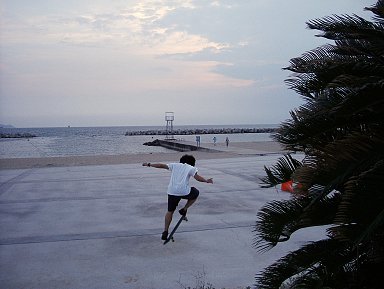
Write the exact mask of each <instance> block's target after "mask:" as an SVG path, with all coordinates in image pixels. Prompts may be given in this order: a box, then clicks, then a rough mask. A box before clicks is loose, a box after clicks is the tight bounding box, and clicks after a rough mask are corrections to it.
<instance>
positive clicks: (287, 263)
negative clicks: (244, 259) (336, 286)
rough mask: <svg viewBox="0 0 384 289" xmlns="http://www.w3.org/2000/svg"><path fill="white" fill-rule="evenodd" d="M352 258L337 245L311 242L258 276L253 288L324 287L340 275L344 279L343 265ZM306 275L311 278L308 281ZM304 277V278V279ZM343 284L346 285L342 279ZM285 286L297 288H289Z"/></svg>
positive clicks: (327, 241) (341, 244)
mask: <svg viewBox="0 0 384 289" xmlns="http://www.w3.org/2000/svg"><path fill="white" fill-rule="evenodd" d="M353 256H354V255H353V254H352V253H351V252H350V251H349V250H348V249H346V248H345V245H344V244H343V243H341V242H337V241H334V240H330V239H325V240H320V241H317V242H312V243H309V244H307V245H305V246H303V247H301V248H300V249H298V250H296V251H294V252H291V253H289V254H288V255H286V256H284V257H283V258H281V259H279V260H278V261H277V262H275V263H274V264H272V265H270V266H269V267H267V268H266V269H265V270H264V271H263V272H261V273H260V274H258V275H257V276H256V286H258V287H257V288H263V289H272V288H273V289H276V288H281V287H280V286H281V285H283V284H285V283H287V284H289V283H291V284H298V283H301V284H302V285H304V284H306V285H309V283H313V282H314V281H317V282H321V283H322V286H323V287H324V286H326V285H327V283H331V282H336V280H338V277H339V278H340V275H341V276H343V277H345V271H344V266H343V264H346V263H348V262H350V261H351V260H353ZM330 274H333V275H334V276H332V275H330ZM308 276H311V277H310V278H308ZM305 278H308V279H307V280H305ZM332 279H334V280H332ZM335 279H336V280H335ZM343 281H344V282H345V284H346V283H347V281H346V280H343ZM331 284H332V283H331ZM287 287H288V288H297V287H289V285H288V286H287ZM299 288H300V287H299ZM302 288H303V287H302ZM304 288H305V287H304ZM306 288H312V287H306ZM320 288H322V287H320ZM345 288H346V287H345Z"/></svg>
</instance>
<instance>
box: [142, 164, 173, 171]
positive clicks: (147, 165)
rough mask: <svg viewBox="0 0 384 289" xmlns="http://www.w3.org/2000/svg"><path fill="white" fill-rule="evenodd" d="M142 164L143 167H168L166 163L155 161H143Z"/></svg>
mask: <svg viewBox="0 0 384 289" xmlns="http://www.w3.org/2000/svg"><path fill="white" fill-rule="evenodd" d="M143 166H144V167H154V168H158V169H166V170H168V169H169V168H168V166H167V165H166V164H162V163H155V164H151V163H143Z"/></svg>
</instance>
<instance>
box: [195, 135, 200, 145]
mask: <svg viewBox="0 0 384 289" xmlns="http://www.w3.org/2000/svg"><path fill="white" fill-rule="evenodd" d="M196 146H197V147H200V136H199V135H197V136H196Z"/></svg>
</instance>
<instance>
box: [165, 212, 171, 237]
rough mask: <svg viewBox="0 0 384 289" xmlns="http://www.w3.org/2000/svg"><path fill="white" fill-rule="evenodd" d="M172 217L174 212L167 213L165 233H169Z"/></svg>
mask: <svg viewBox="0 0 384 289" xmlns="http://www.w3.org/2000/svg"><path fill="white" fill-rule="evenodd" d="M172 216H173V212H170V211H167V213H166V214H165V222H164V231H167V232H168V229H169V226H170V225H171V222H172Z"/></svg>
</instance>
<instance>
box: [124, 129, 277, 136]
mask: <svg viewBox="0 0 384 289" xmlns="http://www.w3.org/2000/svg"><path fill="white" fill-rule="evenodd" d="M275 131H276V128H208V129H175V130H173V131H172V134H173V135H195V134H196V135H198V134H238V133H273V132H275ZM167 134H169V132H167V131H166V130H138V131H128V132H126V133H125V135H126V136H134V135H167Z"/></svg>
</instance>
